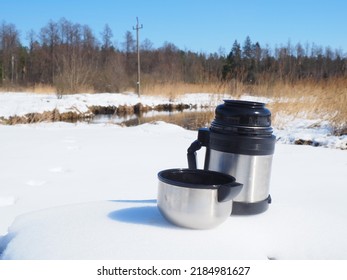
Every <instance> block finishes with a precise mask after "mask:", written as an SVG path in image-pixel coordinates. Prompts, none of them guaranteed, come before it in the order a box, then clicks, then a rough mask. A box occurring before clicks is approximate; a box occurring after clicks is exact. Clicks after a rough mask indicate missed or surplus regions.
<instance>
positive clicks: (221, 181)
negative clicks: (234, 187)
mask: <svg viewBox="0 0 347 280" xmlns="http://www.w3.org/2000/svg"><path fill="white" fill-rule="evenodd" d="M158 179H159V181H161V182H164V183H166V184H169V185H173V186H177V187H185V188H195V189H218V188H219V187H220V186H222V185H224V186H227V185H230V184H233V183H234V182H235V181H236V179H235V178H234V177H233V176H231V175H229V174H225V173H221V172H217V171H211V170H202V169H189V168H172V169H166V170H162V171H160V172H159V173H158Z"/></svg>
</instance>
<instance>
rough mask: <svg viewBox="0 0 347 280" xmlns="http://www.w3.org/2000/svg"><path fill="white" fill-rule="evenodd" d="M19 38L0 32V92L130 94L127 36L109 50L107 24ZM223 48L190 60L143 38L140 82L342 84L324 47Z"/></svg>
mask: <svg viewBox="0 0 347 280" xmlns="http://www.w3.org/2000/svg"><path fill="white" fill-rule="evenodd" d="M20 32H22V31H19V30H17V28H16V26H15V24H12V23H6V22H2V23H1V25H0V88H3V89H8V88H16V87H18V88H19V87H22V88H25V87H31V86H34V85H37V84H41V85H49V86H52V87H54V88H55V89H56V90H57V91H58V92H60V93H76V92H122V91H126V90H129V89H133V90H134V89H135V87H136V81H137V80H136V75H137V48H136V39H135V36H134V35H135V34H134V31H126V32H125V34H124V37H123V38H122V41H121V43H118V44H116V43H114V42H115V40H114V38H113V32H112V30H111V28H110V27H109V26H108V25H107V24H106V25H105V27H104V29H103V31H102V32H101V33H100V36H99V35H98V36H97V35H95V33H94V31H93V30H92V29H91V28H90V27H89V26H88V25H81V24H78V23H73V22H71V21H69V20H67V19H65V18H62V19H60V20H59V21H50V22H48V23H47V24H46V25H45V26H43V27H42V28H41V29H40V30H39V32H37V33H36V32H34V31H32V30H31V31H29V32H28V33H27V41H28V43H27V44H26V45H24V44H23V43H22V42H21V40H20ZM231 33H232V32H231ZM231 36H232V34H231ZM223 48H225V49H226V51H222V48H221V50H220V51H218V52H215V53H208V54H207V53H197V52H194V51H190V50H181V49H179V48H178V47H177V46H175V44H174V43H171V42H164V43H163V45H162V46H161V47H158V48H154V47H153V43H152V42H151V41H150V39H144V40H143V41H141V42H140V54H141V83H142V84H143V85H147V86H148V85H158V84H179V83H183V84H197V85H203V84H227V85H231V84H235V83H239V84H242V85H250V86H251V85H263V84H267V85H268V84H271V83H275V82H278V81H280V82H283V83H285V84H296V83H300V82H302V81H310V82H312V81H313V82H324V81H329V80H334V79H340V80H341V78H342V79H343V80H344V78H346V76H347V58H346V54H344V53H343V50H339V49H335V50H334V49H332V48H331V47H329V46H326V47H322V46H319V45H316V44H314V43H305V44H302V43H300V42H298V43H295V44H293V43H291V42H290V41H288V42H287V43H286V44H284V45H281V46H275V47H273V48H271V47H269V46H268V45H265V46H263V45H261V43H260V42H252V40H251V38H250V37H249V36H246V37H245V40H244V41H243V42H238V41H237V40H233V39H232V38H230V46H223ZM230 89H231V90H232V86H231V87H230Z"/></svg>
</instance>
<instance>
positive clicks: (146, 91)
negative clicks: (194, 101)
mask: <svg viewBox="0 0 347 280" xmlns="http://www.w3.org/2000/svg"><path fill="white" fill-rule="evenodd" d="M229 92H230V84H229V83H208V84H207V83H202V84H189V83H182V82H178V83H165V84H146V85H143V86H142V88H141V93H142V94H143V95H151V96H153V95H154V96H166V97H169V98H170V99H175V98H177V97H179V96H180V95H182V94H186V93H217V94H219V93H229Z"/></svg>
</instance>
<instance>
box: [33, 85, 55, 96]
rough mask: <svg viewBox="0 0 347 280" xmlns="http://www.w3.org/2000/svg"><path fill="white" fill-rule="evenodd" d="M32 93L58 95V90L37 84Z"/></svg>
mask: <svg viewBox="0 0 347 280" xmlns="http://www.w3.org/2000/svg"><path fill="white" fill-rule="evenodd" d="M32 92H34V93H37V94H56V93H57V89H56V88H55V87H53V86H51V85H46V84H35V85H34V86H33V88H32Z"/></svg>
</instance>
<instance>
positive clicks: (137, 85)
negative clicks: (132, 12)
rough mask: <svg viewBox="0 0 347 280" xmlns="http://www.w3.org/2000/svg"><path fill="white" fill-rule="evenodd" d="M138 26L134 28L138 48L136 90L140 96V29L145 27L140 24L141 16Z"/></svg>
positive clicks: (137, 19) (137, 20)
mask: <svg viewBox="0 0 347 280" xmlns="http://www.w3.org/2000/svg"><path fill="white" fill-rule="evenodd" d="M136 22H137V23H136V27H133V30H136V48H137V83H136V91H137V95H138V96H140V45H139V30H140V29H141V28H143V25H142V24H141V26H140V25H139V18H138V17H136Z"/></svg>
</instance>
